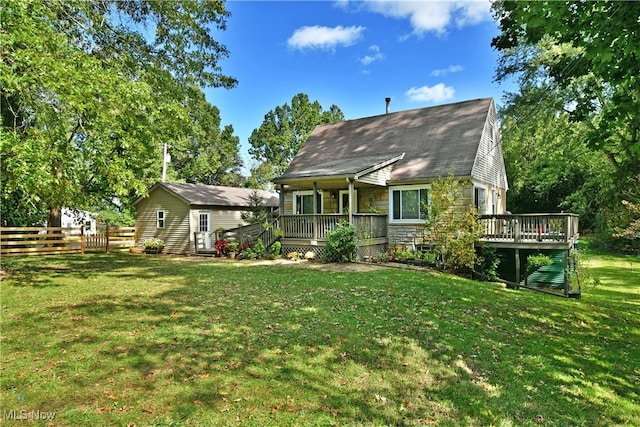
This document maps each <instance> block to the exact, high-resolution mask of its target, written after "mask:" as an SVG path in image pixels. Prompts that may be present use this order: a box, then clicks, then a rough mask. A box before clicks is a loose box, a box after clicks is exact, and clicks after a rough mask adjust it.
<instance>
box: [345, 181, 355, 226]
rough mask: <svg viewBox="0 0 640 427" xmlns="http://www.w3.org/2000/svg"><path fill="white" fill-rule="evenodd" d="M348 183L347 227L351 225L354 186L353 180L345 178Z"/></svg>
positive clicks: (353, 206) (353, 207)
mask: <svg viewBox="0 0 640 427" xmlns="http://www.w3.org/2000/svg"><path fill="white" fill-rule="evenodd" d="M347 181H349V225H353V211H354V210H355V206H356V205H355V200H354V199H355V184H354V183H353V181H354V180H353V178H347Z"/></svg>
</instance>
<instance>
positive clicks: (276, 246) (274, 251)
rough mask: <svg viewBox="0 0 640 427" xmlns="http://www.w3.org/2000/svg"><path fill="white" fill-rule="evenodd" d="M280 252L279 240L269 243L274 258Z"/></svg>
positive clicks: (278, 255) (277, 256) (280, 244)
mask: <svg viewBox="0 0 640 427" xmlns="http://www.w3.org/2000/svg"><path fill="white" fill-rule="evenodd" d="M281 254H282V243H280V242H279V241H275V242H273V244H272V245H271V255H273V256H274V257H276V258H279V257H280V255H281Z"/></svg>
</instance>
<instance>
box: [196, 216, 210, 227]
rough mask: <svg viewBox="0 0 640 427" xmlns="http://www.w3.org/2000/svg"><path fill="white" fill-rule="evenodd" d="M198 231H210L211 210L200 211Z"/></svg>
mask: <svg viewBox="0 0 640 427" xmlns="http://www.w3.org/2000/svg"><path fill="white" fill-rule="evenodd" d="M198 231H209V212H200V214H199V215H198Z"/></svg>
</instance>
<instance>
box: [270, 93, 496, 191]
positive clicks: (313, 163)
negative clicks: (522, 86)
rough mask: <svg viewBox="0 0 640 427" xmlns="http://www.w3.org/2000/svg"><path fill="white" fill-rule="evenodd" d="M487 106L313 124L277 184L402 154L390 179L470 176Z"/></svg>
mask: <svg viewBox="0 0 640 427" xmlns="http://www.w3.org/2000/svg"><path fill="white" fill-rule="evenodd" d="M491 103H492V99H491V98H484V99H477V100H472V101H464V102H458V103H454V104H447V105H440V106H435V107H429V108H421V109H416V110H408V111H401V112H397V113H390V114H383V115H379V116H373V117H366V118H362V119H356V120H349V121H345V122H340V123H334V124H328V125H321V126H317V127H316V128H315V129H314V130H313V132H312V133H311V135H310V136H309V138H308V139H307V141H306V142H305V144H304V145H303V146H302V148H301V149H300V151H299V152H298V154H297V155H296V157H295V158H294V159H293V161H292V162H291V164H290V165H289V168H288V169H287V170H286V172H285V173H284V174H283V175H282V176H281V177H278V178H276V180H275V181H276V182H286V180H287V179H292V178H300V177H310V176H328V175H327V173H328V172H331V173H332V174H333V175H339V174H348V173H353V172H354V171H357V170H358V169H359V168H362V166H365V168H366V163H371V162H372V161H373V162H375V161H377V160H380V159H389V158H392V157H395V156H398V155H401V154H402V153H405V156H404V158H402V159H401V160H398V161H397V162H396V163H395V165H394V167H393V172H392V175H391V179H390V181H412V180H419V179H432V178H438V177H444V176H447V175H448V174H449V173H450V172H451V171H455V175H457V176H470V175H471V172H472V169H473V164H474V160H475V158H476V153H477V151H478V146H479V144H480V140H481V136H482V131H483V129H484V125H485V122H486V120H487V117H488V115H489V111H490V107H491ZM369 166H370V165H369Z"/></svg>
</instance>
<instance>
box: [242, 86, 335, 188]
mask: <svg viewBox="0 0 640 427" xmlns="http://www.w3.org/2000/svg"><path fill="white" fill-rule="evenodd" d="M342 120H344V114H343V113H342V110H340V108H339V107H338V106H336V105H332V106H331V107H330V108H329V109H328V110H323V108H322V106H321V105H320V103H319V102H318V101H314V102H310V101H309V96H308V95H306V94H304V93H299V94H297V95H296V96H294V97H293V98H292V99H291V105H289V104H287V103H285V104H284V105H281V106H278V107H276V108H275V109H274V110H271V111H269V112H268V113H267V114H266V115H265V116H264V121H263V122H262V124H261V125H260V127H259V128H258V129H255V130H254V131H253V132H252V133H251V136H250V137H249V143H250V144H251V147H250V148H249V154H251V155H252V156H253V157H254V158H255V159H256V161H257V162H258V163H259V164H262V163H267V164H269V165H271V166H272V168H273V170H272V171H271V172H272V175H271V176H270V177H268V179H269V180H271V178H273V177H275V176H278V175H280V174H282V173H283V172H284V171H285V169H286V168H287V166H288V165H289V163H290V162H291V160H293V158H294V157H295V155H296V154H297V153H298V150H300V147H302V144H304V142H305V141H306V140H307V138H308V137H309V134H310V133H311V131H312V130H313V129H314V128H315V127H316V126H317V125H319V124H327V123H336V122H339V121H342ZM256 170H259V171H260V173H261V174H263V173H265V172H266V171H268V167H263V168H261V167H260V166H258V169H256ZM264 180H265V176H261V177H260V178H259V179H256V181H257V182H260V181H264Z"/></svg>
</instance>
